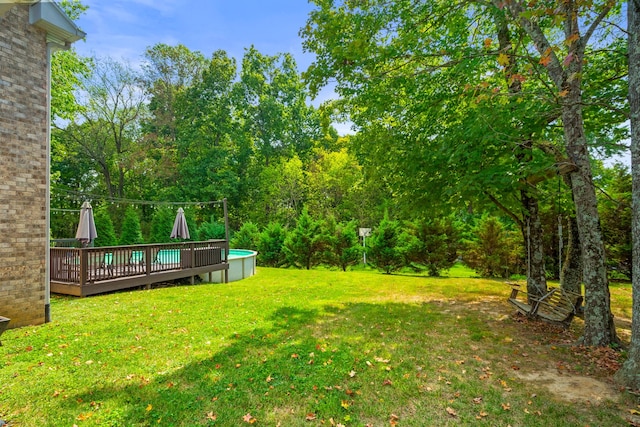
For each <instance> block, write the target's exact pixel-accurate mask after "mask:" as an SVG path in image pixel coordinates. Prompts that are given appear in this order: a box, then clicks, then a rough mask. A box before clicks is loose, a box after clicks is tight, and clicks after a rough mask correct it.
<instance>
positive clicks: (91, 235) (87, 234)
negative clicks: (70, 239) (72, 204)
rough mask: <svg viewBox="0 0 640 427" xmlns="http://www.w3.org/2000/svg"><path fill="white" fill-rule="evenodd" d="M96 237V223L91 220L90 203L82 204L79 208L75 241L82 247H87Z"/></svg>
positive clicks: (91, 210)
mask: <svg viewBox="0 0 640 427" xmlns="http://www.w3.org/2000/svg"><path fill="white" fill-rule="evenodd" d="M96 237H98V233H97V232H96V223H95V221H94V220H93V209H92V208H91V203H89V202H84V203H83V204H82V207H81V208H80V222H79V223H78V230H77V231H76V239H77V240H79V241H80V242H82V246H88V245H89V244H90V243H91V242H93V241H94V239H95V238H96Z"/></svg>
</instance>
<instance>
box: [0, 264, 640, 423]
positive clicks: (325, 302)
mask: <svg viewBox="0 0 640 427" xmlns="http://www.w3.org/2000/svg"><path fill="white" fill-rule="evenodd" d="M459 273H460V274H458V275H459V276H462V275H463V274H462V272H459ZM452 276H453V275H452ZM467 276H469V274H467ZM628 288H629V286H628V285H627V287H626V288H625V287H624V285H616V286H615V287H613V289H612V298H613V301H614V304H615V305H616V310H617V311H616V314H617V315H625V314H629V311H630V300H628V299H627V297H630V290H629V289H628ZM507 295H508V288H507V286H505V285H504V284H502V283H500V282H498V281H493V280H486V279H478V278H471V277H464V278H454V277H450V278H428V277H422V276H409V275H393V276H389V275H383V274H377V273H373V272H367V271H362V272H348V273H342V272H336V271H301V270H280V269H269V268H260V269H259V271H258V275H256V276H254V277H252V278H249V279H246V280H243V281H240V282H234V283H230V284H214V285H196V286H183V287H170V288H160V289H154V290H150V291H133V292H123V293H115V294H109V295H103V296H96V297H90V298H84V299H76V298H66V297H65V298H62V297H56V298H54V299H53V300H52V317H53V322H51V323H49V324H46V325H42V326H37V327H25V328H21V329H15V330H9V331H7V332H5V334H4V335H3V336H2V341H3V347H0V358H1V359H0V360H2V369H0V384H2V386H1V388H0V419H3V420H5V421H6V422H8V423H9V425H10V426H21V427H22V426H69V427H71V426H73V425H77V426H79V427H80V426H155V425H162V426H197V425H211V426H242V425H251V424H254V425H257V426H278V425H279V426H283V427H284V426H338V425H340V424H342V425H344V426H368V425H370V426H389V425H397V426H431V425H433V426H446V425H486V426H498V425H499V426H508V425H511V426H549V425H553V426H587V425H589V426H619V425H624V424H625V421H624V417H625V416H627V415H628V414H629V410H630V409H637V408H635V405H636V403H634V402H633V400H632V399H631V397H630V396H629V395H626V394H623V393H618V395H617V396H616V397H617V398H618V400H617V401H615V402H608V401H604V402H602V403H600V404H595V403H596V402H595V401H591V402H587V401H583V402H577V403H570V402H566V401H564V400H563V399H560V398H558V397H557V396H555V395H552V394H550V392H549V391H547V389H546V388H545V387H543V386H542V385H541V384H537V383H534V382H530V381H527V380H523V379H521V377H520V376H519V374H520V373H523V372H525V373H526V372H536V371H540V370H549V369H551V370H553V371H554V372H562V373H559V374H558V375H568V374H576V373H579V374H581V375H585V374H588V375H590V376H593V377H596V378H602V379H603V380H605V381H606V380H607V378H608V377H609V376H610V374H611V372H610V365H606V366H604V365H602V364H600V363H598V360H599V359H598V358H594V357H593V354H591V353H589V352H578V351H575V350H574V349H573V348H572V347H571V346H569V345H567V344H568V343H570V342H571V341H572V340H573V339H575V338H576V337H577V336H578V335H579V333H580V328H581V323H580V322H581V321H579V320H577V321H576V322H574V325H573V326H572V328H571V329H570V330H569V331H560V330H557V329H555V328H551V327H548V326H545V325H540V324H538V323H535V322H529V321H521V320H519V319H518V318H515V317H513V316H511V314H512V312H513V310H512V307H511V306H509V305H508V304H507V303H506V298H507ZM624 304H628V307H626V306H624Z"/></svg>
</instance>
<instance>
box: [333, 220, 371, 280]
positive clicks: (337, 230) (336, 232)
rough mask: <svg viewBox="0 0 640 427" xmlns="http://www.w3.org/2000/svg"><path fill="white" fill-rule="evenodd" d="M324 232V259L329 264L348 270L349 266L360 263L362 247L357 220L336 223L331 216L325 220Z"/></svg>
mask: <svg viewBox="0 0 640 427" xmlns="http://www.w3.org/2000/svg"><path fill="white" fill-rule="evenodd" d="M323 233H324V235H325V242H326V247H325V251H324V254H323V255H324V256H323V259H324V261H325V262H326V263H327V264H329V265H332V266H336V267H340V268H341V269H342V271H347V267H349V266H351V265H355V264H357V263H358V261H359V260H360V257H361V255H362V247H361V246H360V243H359V242H358V235H357V233H356V222H355V221H350V222H340V223H336V220H335V218H333V217H332V216H331V217H329V218H328V219H327V221H326V222H325V227H324V230H323Z"/></svg>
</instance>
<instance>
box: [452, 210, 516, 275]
mask: <svg viewBox="0 0 640 427" xmlns="http://www.w3.org/2000/svg"><path fill="white" fill-rule="evenodd" d="M474 235H475V236H474V238H473V240H471V241H470V242H468V246H467V249H466V250H465V252H464V260H465V262H466V263H467V265H469V267H471V268H473V269H475V270H476V271H477V272H478V273H479V274H480V275H482V276H486V277H506V278H508V277H509V276H510V275H511V274H513V273H522V269H521V268H520V269H518V267H519V266H520V267H521V262H520V261H521V260H519V254H521V253H522V252H521V246H520V245H519V244H518V238H517V234H516V233H514V232H512V231H510V230H508V229H507V228H506V227H505V226H504V225H503V224H502V223H501V222H500V220H499V219H498V218H496V217H492V216H488V215H484V216H483V217H482V218H481V219H480V220H479V221H478V223H477V225H476V227H475V230H474Z"/></svg>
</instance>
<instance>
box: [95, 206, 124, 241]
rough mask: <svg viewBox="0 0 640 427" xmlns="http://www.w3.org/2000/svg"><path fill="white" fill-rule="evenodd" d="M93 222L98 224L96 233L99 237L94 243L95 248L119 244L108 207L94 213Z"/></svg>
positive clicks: (98, 209)
mask: <svg viewBox="0 0 640 427" xmlns="http://www.w3.org/2000/svg"><path fill="white" fill-rule="evenodd" d="M93 214H94V215H93V220H94V221H95V223H96V233H98V237H96V240H95V241H94V243H93V244H94V246H115V245H117V244H118V238H117V237H116V231H115V229H114V228H113V222H112V221H111V216H110V215H109V211H108V210H107V208H106V206H104V205H103V206H100V207H99V208H97V209H95V210H94V212H93Z"/></svg>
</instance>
